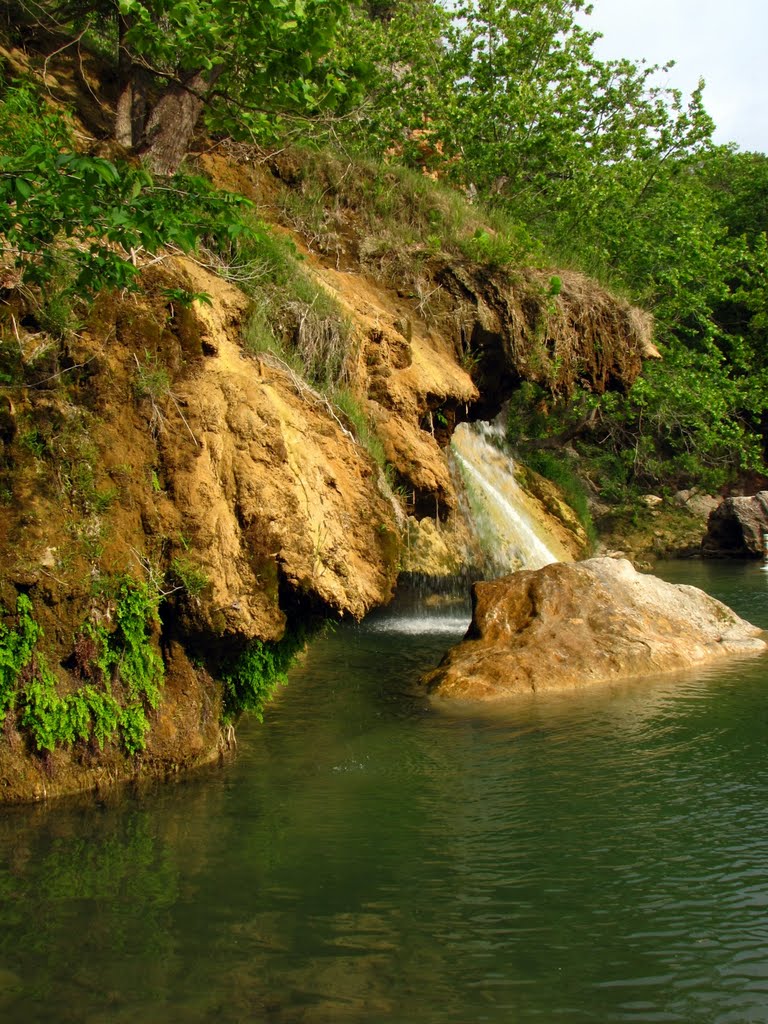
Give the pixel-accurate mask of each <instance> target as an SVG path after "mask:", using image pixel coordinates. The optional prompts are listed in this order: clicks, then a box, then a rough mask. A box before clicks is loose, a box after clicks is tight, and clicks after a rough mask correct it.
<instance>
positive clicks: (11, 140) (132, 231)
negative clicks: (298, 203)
mask: <svg viewBox="0 0 768 1024" xmlns="http://www.w3.org/2000/svg"><path fill="white" fill-rule="evenodd" d="M245 205H247V204H246V201H245V200H243V199H241V198H240V197H237V196H234V195H231V194H229V193H219V192H216V191H215V190H214V189H212V188H211V186H210V185H209V184H208V183H207V182H206V181H204V180H203V179H202V178H195V177H190V176H187V175H184V174H177V175H176V176H175V177H173V178H172V179H171V180H170V181H168V182H167V183H165V184H164V185H163V186H162V187H159V186H157V185H155V183H154V180H153V178H152V176H151V175H150V174H149V173H148V172H147V171H146V170H144V169H143V168H141V167H138V166H133V165H130V164H127V163H113V162H111V161H109V160H105V159H103V158H101V157H92V156H87V155H84V154H80V153H77V152H76V151H75V149H74V138H73V130H72V125H71V122H70V121H69V119H68V118H67V117H66V116H65V115H64V114H63V113H60V112H58V111H56V110H53V109H52V108H50V107H49V106H48V105H47V104H46V103H45V102H44V101H43V100H42V99H41V98H40V97H39V96H38V95H37V94H36V93H35V92H34V90H33V89H32V88H31V87H30V86H28V85H25V84H23V83H15V84H13V85H11V86H9V87H8V88H7V89H6V90H5V92H4V93H3V95H2V99H0V255H2V257H3V260H4V262H6V264H7V263H9V262H10V263H11V264H12V265H15V266H16V267H17V268H18V270H19V271H20V273H21V275H22V277H23V279H24V280H25V281H28V282H30V283H34V284H49V283H50V282H51V281H57V282H61V281H62V279H63V280H65V281H66V287H65V288H62V287H61V285H60V284H59V292H62V291H67V292H70V293H76V294H82V293H93V292H95V291H97V290H99V289H100V288H107V287H117V288H123V287H131V286H133V285H134V284H135V280H136V275H137V272H138V271H137V266H136V261H135V259H134V255H135V254H136V253H138V252H142V251H143V252H147V253H156V252H157V251H158V250H159V249H160V248H161V247H162V246H165V245H175V246H177V247H178V248H179V249H181V250H183V251H185V252H188V251H190V250H192V249H194V248H195V246H196V245H197V244H198V243H199V242H200V240H201V239H202V238H204V237H205V236H207V235H209V234H212V233H216V234H217V235H219V236H229V237H232V238H234V237H236V236H238V235H239V234H241V233H242V232H244V231H245V230H246V227H245V224H244V222H243V218H242V216H241V211H242V209H243V207H244V206H245Z"/></svg>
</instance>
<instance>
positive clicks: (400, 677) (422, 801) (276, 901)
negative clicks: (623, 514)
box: [0, 562, 768, 1024]
mask: <svg viewBox="0 0 768 1024" xmlns="http://www.w3.org/2000/svg"><path fill="white" fill-rule="evenodd" d="M658 572H659V574H660V575H663V576H665V577H666V578H671V579H674V580H675V581H676V582H691V583H694V584H696V585H698V586H702V587H703V588H704V589H707V590H708V591H710V592H711V593H715V594H716V596H719V597H722V598H723V599H724V600H726V601H727V602H728V603H729V604H731V605H732V606H733V607H735V608H736V610H737V611H739V612H740V613H741V614H743V615H745V616H746V617H748V618H750V619H751V620H752V621H754V622H756V623H757V624H759V625H763V626H767V627H768V573H765V572H763V571H762V570H761V568H760V566H759V565H723V564H699V563H693V562H692V563H677V564H669V565H667V566H663V567H662V568H661V569H659V570H658ZM451 619H452V620H453V621H452V623H451V624H450V625H448V624H447V622H448V621H449V620H451ZM420 620H421V621H422V625H421V627H418V625H417V623H418V622H419V621H420ZM464 622H465V619H464V613H463V610H462V609H461V608H458V609H457V608H451V607H450V606H449V607H442V608H438V609H433V610H432V611H431V612H430V613H429V615H428V616H427V617H426V618H425V619H422V616H421V613H420V612H419V611H418V609H416V608H413V607H411V608H406V609H404V611H403V614H402V617H401V619H400V620H399V623H398V620H397V619H395V618H393V617H387V616H379V617H377V618H375V619H374V620H372V621H371V623H369V624H366V625H364V626H362V627H359V628H344V629H339V630H337V632H336V633H334V634H332V635H330V636H328V637H326V638H324V639H323V640H321V641H319V642H317V643H316V644H315V645H314V646H313V647H312V649H311V651H310V652H309V654H308V656H307V657H306V658H305V660H304V662H303V664H301V665H300V666H298V667H297V668H296V669H295V670H294V671H293V673H292V676H291V682H290V685H289V686H288V687H287V688H285V689H284V690H282V691H281V694H280V697H279V699H278V701H277V702H276V703H275V704H274V705H273V706H272V707H271V708H270V710H269V712H268V714H267V716H266V720H265V724H264V725H263V726H259V725H258V723H256V722H249V723H247V724H245V725H243V726H242V727H241V729H240V731H239V751H238V757H237V759H236V761H235V762H234V763H232V764H229V765H226V766H224V767H223V768H221V769H216V770H210V771H206V772H202V773H199V774H197V775H195V776H192V777H188V778H187V779H185V780H183V781H182V782H180V783H179V784H174V785H165V786H156V787H152V788H151V789H150V790H148V791H147V792H144V793H143V794H141V795H129V794H124V795H123V796H122V797H120V798H119V799H118V798H116V797H115V798H110V800H109V801H108V802H106V803H100V804H96V803H95V802H93V801H88V802H85V803H69V802H66V803H61V804H58V805H52V806H50V807H49V808H12V809H6V810H4V811H3V812H2V814H0V1020H2V1021H3V1022H8V1024H15V1022H22V1021H23V1022H25V1024H26V1022H35V1021H41V1022H43V1021H45V1022H48V1021H50V1022H57V1024H58V1022H78V1024H84V1022H88V1024H96V1022H104V1024H106V1022H110V1024H120V1022H136V1024H139V1022H141V1024H153V1022H161V1021H162V1022H168V1021H172V1022H198V1021H200V1022H202V1021H214V1020H215V1021H218V1022H227V1024H228V1022H236V1021H251V1020H253V1021H267V1022H291V1024H296V1022H306V1024H321V1022H322V1024H331V1022H338V1021H341V1022H361V1024H362V1022H366V1024H378V1022H382V1024H383V1022H388V1024H392V1022H397V1024H400V1022H402V1024H407V1022H429V1024H443V1022H445V1024H447V1022H457V1024H458V1022H461V1024H469V1022H472V1024H475V1022H485V1021H488V1022H493V1024H502V1022H503V1024H525V1022H529V1021H542V1022H544V1021H546V1022H558V1021H563V1022H569V1024H570V1022H581V1021H599V1022H613V1021H634V1022H652V1021H665V1022H666V1021H686V1022H692V1024H693V1022H696V1024H702V1022H708V1024H709V1022H718V1024H719V1022H723V1024H725V1022H729V1024H746V1022H758V1021H761V1022H762V1021H764V1022H768V748H767V746H766V739H767V738H768V692H766V683H767V682H768V659H766V658H763V657H758V658H756V659H754V658H752V659H748V660H739V661H730V662H728V663H727V664H726V665H725V666H723V665H719V666H717V667H715V668H708V669H705V670H702V671H700V672H697V673H689V674H685V675H680V676H675V677H666V678H659V679H654V680H645V681H637V682H633V683H631V684H626V685H622V686H615V687H611V688H609V689H605V690H603V689H601V690H599V691H597V692H593V693H588V694H584V695H578V696H575V697H574V696H570V697H568V698H567V699H565V698H550V699H544V700H542V699H538V698H537V699H533V698H532V699H530V700H528V701H524V702H521V703H519V704H518V705H517V706H516V707H515V709H514V710H513V712H509V711H506V712H505V713H504V714H494V713H488V714H483V715H477V716H474V717H466V716H463V717H458V716H449V715H445V714H443V713H438V712H436V711H434V710H432V709H430V708H429V707H428V706H427V705H425V704H424V703H423V702H422V701H420V700H419V699H418V698H417V697H416V696H415V695H414V692H413V682H414V680H415V679H416V678H417V676H418V675H419V673H420V672H421V671H422V670H423V669H424V668H426V667H429V666H431V665H432V664H434V663H435V662H436V661H437V660H438V659H439V657H440V656H441V654H442V652H443V651H444V650H445V649H446V647H447V646H448V645H449V644H450V643H452V642H453V641H454V640H455V639H457V638H458V636H459V635H460V633H461V631H462V628H463V625H464Z"/></svg>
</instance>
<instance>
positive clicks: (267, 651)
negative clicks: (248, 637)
mask: <svg viewBox="0 0 768 1024" xmlns="http://www.w3.org/2000/svg"><path fill="white" fill-rule="evenodd" d="M307 639H308V635H307V632H306V631H305V630H304V629H296V630H294V631H292V632H291V633H287V634H286V636H285V637H284V638H283V639H282V640H280V641H278V642H276V643H272V642H269V641H262V640H253V641H251V643H249V644H248V645H247V646H246V647H245V648H244V649H243V650H242V651H241V652H240V653H239V654H237V655H236V656H234V657H233V658H232V660H231V661H230V662H229V664H228V665H225V666H224V667H223V668H222V670H221V677H222V679H223V681H224V708H223V715H222V717H223V719H224V721H225V722H232V721H234V720H236V719H237V718H238V717H239V716H240V715H241V714H242V713H243V712H244V711H250V712H251V713H252V714H254V715H255V716H256V717H257V718H258V720H259V721H260V722H261V721H263V720H264V707H265V706H266V704H267V702H268V701H269V700H270V699H271V698H272V696H273V694H274V692H275V690H276V689H277V687H278V686H280V685H285V683H287V681H288V676H287V673H288V670H289V668H290V667H291V665H292V664H293V663H294V661H295V660H296V657H297V655H298V654H299V653H300V652H301V651H302V650H303V649H304V646H305V644H306V642H307Z"/></svg>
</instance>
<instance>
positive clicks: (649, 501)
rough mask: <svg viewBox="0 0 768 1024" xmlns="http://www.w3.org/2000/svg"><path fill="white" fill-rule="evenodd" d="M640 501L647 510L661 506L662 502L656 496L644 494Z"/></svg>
mask: <svg viewBox="0 0 768 1024" xmlns="http://www.w3.org/2000/svg"><path fill="white" fill-rule="evenodd" d="M640 500H641V501H642V503H643V504H644V505H646V506H647V507H648V508H656V506H657V505H661V503H662V502H663V501H664V499H663V498H660V497H659V495H658V494H644V495H643V496H642V498H641V499H640Z"/></svg>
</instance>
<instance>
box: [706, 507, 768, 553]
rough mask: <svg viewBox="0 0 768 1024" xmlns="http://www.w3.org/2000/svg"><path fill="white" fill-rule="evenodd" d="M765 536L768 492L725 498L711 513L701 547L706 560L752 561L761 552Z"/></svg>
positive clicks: (767, 524)
mask: <svg viewBox="0 0 768 1024" xmlns="http://www.w3.org/2000/svg"><path fill="white" fill-rule="evenodd" d="M765 533H768V491H759V492H758V493H757V494H754V495H752V496H750V497H744V498H742V497H735V498H726V499H725V501H723V502H722V504H720V505H718V507H717V508H716V509H713V511H712V512H711V513H710V516H709V520H708V522H707V532H706V535H705V536H704V540H703V541H702V543H701V550H702V554H703V555H704V556H705V557H707V558H755V557H757V556H759V555H762V554H763V552H764V545H763V534H765Z"/></svg>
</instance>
